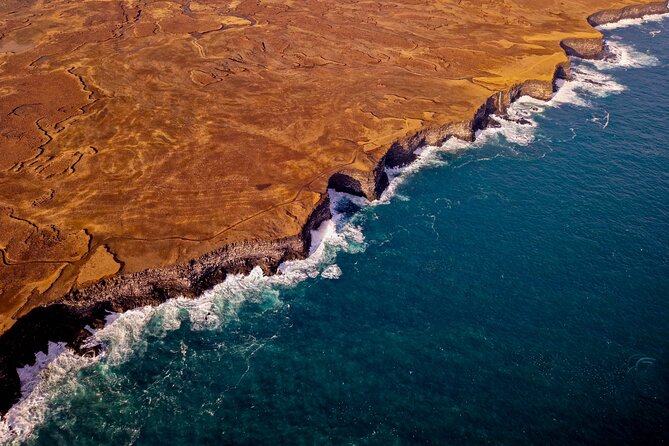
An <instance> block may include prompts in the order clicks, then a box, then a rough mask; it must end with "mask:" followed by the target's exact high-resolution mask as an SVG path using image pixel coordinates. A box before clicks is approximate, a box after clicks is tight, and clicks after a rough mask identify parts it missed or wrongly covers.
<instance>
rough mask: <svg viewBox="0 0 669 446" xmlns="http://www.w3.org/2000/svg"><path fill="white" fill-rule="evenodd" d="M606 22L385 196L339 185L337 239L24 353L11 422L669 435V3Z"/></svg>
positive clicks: (416, 433) (25, 433) (205, 433)
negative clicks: (603, 55) (605, 51)
mask: <svg viewBox="0 0 669 446" xmlns="http://www.w3.org/2000/svg"><path fill="white" fill-rule="evenodd" d="M607 35H608V36H609V40H610V41H611V42H612V48H613V49H614V52H616V53H617V54H618V58H617V61H616V62H598V63H596V64H593V63H590V62H577V64H576V68H575V72H576V81H575V82H571V83H568V84H566V85H564V86H563V88H562V90H561V91H560V93H558V95H557V97H556V99H554V100H553V101H552V102H551V103H550V104H542V103H539V102H535V101H527V100H526V101H522V102H521V103H520V104H518V105H516V106H514V112H513V113H514V115H515V116H517V117H521V116H525V117H528V118H529V119H531V121H532V123H533V125H532V126H529V125H519V124H515V123H512V122H503V126H502V128H501V129H497V130H488V131H486V132H484V133H483V134H482V135H481V136H480V138H479V140H478V142H477V143H475V144H474V145H470V146H466V145H465V144H464V143H458V142H450V143H449V144H446V146H445V147H443V148H440V149H438V150H437V149H428V150H426V151H425V152H423V154H422V158H421V159H420V160H419V161H418V163H417V165H415V166H412V167H411V168H409V169H408V171H405V172H404V173H402V174H400V175H399V176H398V177H397V178H396V179H395V180H394V183H393V186H392V188H391V191H389V193H388V195H387V196H386V197H385V199H384V200H382V201H383V202H382V203H379V204H376V205H372V206H363V207H362V208H361V207H360V206H359V205H360V203H357V202H356V200H353V201H350V200H348V199H347V198H346V197H342V196H339V195H336V194H335V196H334V198H335V202H336V206H335V207H336V210H337V211H338V214H337V218H336V219H335V220H336V221H335V222H333V223H331V224H330V225H329V226H327V227H323V228H322V229H323V230H322V231H321V232H322V235H323V236H324V238H325V243H324V244H323V245H321V246H320V247H319V248H318V249H317V250H316V252H315V253H314V256H312V257H311V258H310V259H309V260H307V261H305V262H301V263H297V264H292V265H288V266H287V267H286V269H285V271H284V274H283V275H281V276H277V277H274V278H263V277H261V275H260V274H258V273H257V272H254V274H252V276H251V277H247V278H235V279H232V280H229V281H228V282H227V283H226V284H224V285H222V286H219V287H218V288H217V289H216V290H215V291H213V292H209V293H207V294H206V295H205V296H203V297H202V298H200V299H198V300H195V301H191V300H177V301H172V302H170V303H168V304H165V305H163V306H161V307H158V308H156V309H139V310H135V311H131V312H129V313H127V314H125V315H123V316H121V317H119V318H118V319H116V320H115V321H114V322H112V323H110V324H109V325H108V326H107V328H105V329H104V330H102V331H100V332H98V333H97V334H96V336H97V338H98V339H99V340H101V341H103V342H104V343H105V344H106V345H108V351H107V354H106V355H105V356H104V357H102V358H99V359H96V360H84V359H80V358H76V357H74V356H72V355H71V354H69V353H67V352H66V353H63V354H61V355H60V356H58V357H57V358H56V359H55V360H54V361H53V362H51V363H50V365H48V366H46V367H45V368H44V369H43V370H42V371H41V376H40V378H39V379H38V380H36V379H34V374H35V373H34V372H35V370H33V369H31V368H30V367H29V368H26V369H24V370H23V371H22V376H24V381H25V388H24V390H25V396H26V398H25V400H24V401H22V402H21V403H19V405H17V406H16V407H15V408H14V409H13V410H12V412H10V414H9V416H8V417H7V419H5V420H4V422H3V423H4V424H2V426H1V427H0V438H2V439H3V440H4V441H9V439H10V437H11V438H14V439H15V441H17V442H18V441H21V442H23V441H25V442H27V443H28V444H32V445H59V444H62V445H75V444H76V445H89V444H90V445H93V444H95V445H97V444H109V445H112V444H114V445H117V444H136V445H163V444H175V445H176V444H240V445H256V444H268V445H278V444H286V445H300V444H326V445H327V444H333V445H342V444H357V445H395V444H397V445H405V444H406V445H410V444H437V445H443V444H455V445H459V444H467V445H470V444H542V445H543V444H565V445H566V444H569V445H578V444H659V443H661V442H662V441H664V442H665V443H666V442H667V441H669V124H668V123H667V118H668V117H669V75H668V74H667V70H668V68H669V21H666V20H665V21H664V22H652V23H647V24H645V25H644V26H643V27H629V28H618V29H612V30H609V31H607ZM418 167H420V168H418ZM111 319H113V317H110V320H111ZM52 350H53V351H52V352H51V353H52V354H53V353H54V352H56V351H58V347H57V346H53V349H52ZM52 356H53V355H52ZM42 359H43V360H45V361H46V357H44V355H42V356H40V360H42Z"/></svg>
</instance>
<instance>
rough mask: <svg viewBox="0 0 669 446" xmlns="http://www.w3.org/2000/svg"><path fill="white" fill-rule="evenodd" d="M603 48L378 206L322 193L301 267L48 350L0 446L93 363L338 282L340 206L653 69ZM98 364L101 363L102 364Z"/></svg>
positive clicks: (625, 49) (447, 149) (423, 152)
mask: <svg viewBox="0 0 669 446" xmlns="http://www.w3.org/2000/svg"><path fill="white" fill-rule="evenodd" d="M639 23H642V22H639ZM609 48H610V50H611V53H612V54H613V57H611V58H609V59H608V60H605V61H594V62H589V63H588V62H581V63H579V64H578V66H576V67H574V68H573V77H574V79H573V80H572V81H569V82H561V85H560V88H559V90H558V92H557V93H556V94H555V95H554V96H553V98H552V99H551V100H550V101H548V102H542V101H539V100H535V99H532V98H529V97H523V98H520V99H519V100H518V101H516V102H515V103H514V104H512V106H511V107H510V109H509V111H508V116H506V117H499V116H494V117H493V118H494V119H495V120H496V121H498V122H499V124H500V126H499V127H497V128H493V127H490V128H486V129H484V130H482V131H480V132H477V135H476V140H475V141H474V142H471V143H470V142H466V141H462V140H458V139H456V138H450V139H449V140H448V141H446V142H445V143H444V144H443V145H441V146H439V147H436V146H426V147H422V148H420V149H419V150H417V151H416V155H417V159H416V161H415V162H413V163H412V164H410V165H408V166H406V167H403V168H394V169H387V170H386V172H387V174H388V177H389V179H390V185H389V187H388V188H387V189H386V191H385V192H384V193H383V195H382V197H381V198H380V199H379V200H377V201H375V202H373V203H369V202H368V201H367V200H365V199H364V198H360V197H354V196H351V195H348V194H344V193H341V192H336V191H334V190H329V191H328V192H329V194H330V200H331V211H332V214H333V218H332V219H331V220H329V221H326V222H324V223H323V224H322V225H321V226H320V227H319V228H317V229H316V230H315V231H313V232H312V243H313V244H312V246H311V247H310V250H309V257H308V258H307V259H305V260H299V261H289V262H285V263H283V264H282V265H280V267H279V273H278V274H276V275H274V276H270V277H268V276H265V275H264V274H263V272H262V270H261V269H260V268H254V269H253V270H252V271H251V273H250V274H248V275H246V276H243V275H234V276H229V277H228V278H227V279H226V280H225V281H224V282H223V283H222V284H219V285H217V286H216V287H214V288H213V289H212V290H210V291H207V292H205V293H204V294H203V295H202V296H200V297H198V298H197V299H187V298H177V299H171V300H169V301H167V302H165V303H163V304H162V305H159V306H157V307H143V308H137V309H134V310H130V311H127V312H125V313H123V314H110V315H109V316H108V317H107V318H106V319H107V324H106V325H105V327H104V328H103V329H101V330H98V331H93V333H92V335H91V338H90V340H89V343H90V344H103V345H105V346H106V349H105V351H104V353H103V354H101V355H100V356H98V357H96V358H84V357H80V356H77V355H75V354H74V353H72V352H71V351H70V350H68V349H67V348H65V346H64V345H63V344H54V343H51V344H49V349H48V352H47V353H38V354H37V355H36V363H35V364H34V365H32V366H26V367H23V368H21V369H19V370H18V372H19V376H20V379H21V391H22V398H21V401H20V402H19V403H17V404H16V405H14V407H12V408H11V409H10V411H9V412H8V413H7V414H6V416H4V417H2V419H0V443H1V444H14V443H20V442H22V441H25V439H27V438H28V437H29V436H30V434H31V432H32V431H33V430H34V428H35V427H36V426H37V425H39V424H40V423H42V422H43V421H44V419H45V417H46V403H47V402H48V401H49V400H50V399H51V398H52V397H53V396H54V395H56V394H58V393H59V392H63V391H64V389H65V390H67V389H70V390H72V389H75V388H76V387H77V385H78V383H77V380H76V375H77V373H78V371H79V370H81V369H82V368H84V367H88V366H91V365H93V364H96V363H97V364H98V365H99V366H101V367H110V366H113V365H116V364H119V363H122V362H123V361H126V360H128V358H129V357H130V356H131V355H133V354H134V355H141V354H142V352H143V351H144V350H145V349H146V348H147V347H148V343H149V341H148V339H147V338H148V337H161V336H164V335H166V334H167V333H169V332H170V331H173V330H178V329H179V328H180V327H181V324H182V322H183V321H184V320H186V319H187V320H189V321H190V322H191V326H192V328H193V329H196V330H207V329H221V327H223V326H224V325H225V324H226V323H227V322H228V321H230V320H234V319H235V318H236V317H237V316H236V315H237V310H238V309H239V307H240V306H241V305H242V304H243V303H244V302H247V301H253V300H256V301H258V302H270V303H271V304H272V305H282V302H281V300H280V293H281V289H284V288H286V287H291V286H294V285H295V284H297V283H300V282H302V281H304V280H307V279H313V278H316V277H319V276H321V277H323V278H326V279H337V278H339V277H340V276H341V274H342V271H341V268H340V267H339V266H338V265H336V264H335V263H334V262H335V260H336V256H337V253H338V252H340V251H344V252H350V253H356V252H361V251H364V250H365V248H366V242H365V238H364V235H363V233H362V228H361V226H360V224H359V223H357V222H356V220H355V218H354V219H351V218H349V216H348V215H347V214H346V213H343V212H339V209H341V208H342V207H345V206H346V204H347V203H348V204H352V205H353V206H357V207H364V206H370V205H383V204H386V203H388V202H389V201H390V200H391V199H398V197H399V198H401V196H400V195H398V193H397V190H398V187H399V185H400V184H401V183H402V182H404V181H405V180H406V179H407V178H408V177H410V176H411V175H412V174H413V173H415V172H417V171H419V170H421V169H424V168H426V167H434V166H439V165H443V164H445V163H446V161H444V160H443V159H442V158H441V154H443V153H457V152H460V151H463V150H467V149H471V148H476V147H480V146H482V145H483V144H485V143H486V142H490V141H491V140H493V139H494V138H500V137H501V138H504V139H505V140H506V141H508V142H511V143H513V144H516V145H519V146H525V145H528V144H531V143H532V141H533V140H534V135H535V131H536V127H537V122H536V120H535V117H536V116H537V115H538V114H540V113H541V112H543V111H544V110H545V109H546V108H547V107H560V106H562V105H564V104H570V105H574V106H581V107H588V106H590V105H591V102H590V100H591V98H596V97H602V96H606V95H609V94H612V93H618V92H621V91H623V90H624V89H625V88H624V86H622V85H620V84H619V83H617V82H616V81H615V79H614V78H613V76H612V75H611V74H609V73H607V71H608V70H610V69H612V68H618V67H625V68H635V67H643V66H649V65H653V64H655V63H657V60H656V59H655V58H654V57H652V56H649V55H647V54H643V53H639V52H637V51H635V50H634V49H633V48H632V47H630V46H627V45H625V44H623V43H622V42H619V41H616V40H614V41H611V42H609ZM407 199H408V198H407ZM102 358H105V359H104V361H102Z"/></svg>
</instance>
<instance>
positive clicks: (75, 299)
mask: <svg viewBox="0 0 669 446" xmlns="http://www.w3.org/2000/svg"><path fill="white" fill-rule="evenodd" d="M666 12H669V8H667V4H665V3H663V2H662V3H661V2H655V3H652V4H650V5H648V4H646V5H638V6H635V7H626V8H623V9H621V10H608V11H604V12H600V13H596V14H593V15H592V16H590V18H589V22H590V24H591V25H593V26H599V25H602V24H605V23H611V22H615V21H617V20H622V19H630V18H639V17H643V16H645V15H649V14H660V13H666ZM635 14H636V15H635ZM595 16H596V18H595V19H592V18H593V17H595ZM616 17H617V19H615V18H616ZM591 19H592V21H591ZM593 21H594V23H593ZM595 40H597V41H595ZM565 47H566V48H565ZM563 49H565V52H566V53H567V54H568V55H572V56H578V57H585V58H598V57H602V56H603V51H604V44H603V40H602V38H600V39H581V40H579V39H571V40H570V39H567V42H566V43H564V41H563ZM570 51H571V52H572V53H571V54H570ZM569 78H570V64H569V62H566V63H561V64H558V65H557V66H556V67H555V70H554V73H553V79H552V81H550V82H549V81H537V80H527V81H525V82H522V83H520V84H518V85H515V86H514V87H512V88H511V89H508V90H505V91H501V92H498V93H496V94H494V95H492V96H491V97H489V98H488V100H487V101H486V102H485V103H484V104H483V105H481V107H480V108H479V109H478V110H477V111H476V112H475V114H474V115H473V117H472V119H471V120H470V121H468V122H462V123H456V124H450V125H447V126H445V127H442V128H439V129H426V130H422V131H420V132H418V133H417V134H415V135H413V136H411V137H409V138H405V139H404V140H401V141H398V142H396V143H395V144H393V145H392V146H390V147H389V148H388V150H387V152H386V155H385V156H384V157H383V158H381V160H380V162H379V163H378V165H377V166H376V167H375V169H374V170H373V171H371V172H368V173H363V172H359V171H343V172H337V173H335V174H333V175H332V176H331V177H330V179H329V182H328V187H329V188H332V189H335V190H338V191H342V192H347V193H351V194H353V195H359V196H364V197H366V198H367V199H369V200H374V199H376V198H378V197H379V196H380V195H381V193H382V192H383V191H384V190H385V188H386V187H387V186H388V177H387V175H386V173H385V169H386V168H392V167H398V166H402V165H406V164H408V163H410V162H411V161H413V160H414V159H415V158H416V155H415V152H416V151H417V150H418V149H419V148H421V147H424V146H425V145H438V144H441V143H443V142H444V141H446V140H447V139H449V138H451V137H455V138H459V139H462V140H466V141H473V140H474V138H475V133H476V132H477V131H478V130H481V129H483V128H486V127H487V126H488V125H490V124H491V121H490V116H491V115H492V114H495V113H498V114H504V113H505V112H506V110H507V108H508V107H509V105H510V104H512V103H513V102H514V101H515V100H517V99H518V98H520V97H521V96H531V97H533V98H536V99H540V100H548V99H550V97H551V96H552V95H553V93H554V91H555V90H556V88H557V85H556V83H557V81H558V80H560V79H569ZM330 217H331V214H330V210H329V197H328V195H327V193H325V194H323V195H322V198H321V200H320V201H319V203H318V204H317V205H316V208H315V209H314V210H313V211H312V213H311V215H310V217H309V219H308V220H307V222H306V224H305V225H304V227H303V229H302V232H301V233H300V234H299V235H298V236H295V237H291V238H285V239H280V240H276V241H265V242H254V243H239V244H233V245H228V246H226V247H223V248H221V249H219V250H216V251H213V252H211V253H208V254H205V255H204V256H202V257H200V258H198V259H194V260H191V261H190V262H188V263H185V264H180V265H176V266H174V267H168V268H163V269H157V270H145V271H143V272H140V273H135V274H130V275H126V276H118V277H114V278H112V279H108V280H106V281H101V282H99V283H98V284H96V285H93V286H91V287H88V288H86V289H83V290H81V291H75V292H73V293H70V294H68V295H66V296H64V297H63V298H62V299H60V300H58V301H56V302H55V303H52V304H50V305H48V306H46V307H39V308H36V309H34V310H32V311H31V312H29V313H28V314H27V315H26V316H24V317H22V318H21V319H19V321H17V322H16V324H15V325H14V326H13V327H12V328H10V329H9V330H8V331H7V332H6V333H5V334H3V335H2V337H0V378H2V379H1V380H0V383H1V384H0V413H4V412H6V411H7V410H8V409H9V407H11V405H12V404H13V403H14V402H15V401H16V400H17V399H18V398H19V397H20V380H19V377H18V374H17V373H16V368H17V367H21V366H23V365H25V364H31V363H33V362H34V361H35V357H34V353H35V352H37V351H45V350H46V349H47V344H48V342H49V341H54V342H65V343H67V344H68V346H69V347H71V348H73V349H74V350H76V351H77V352H78V353H80V354H87V353H95V352H94V351H93V352H91V350H90V349H87V348H86V347H84V346H83V341H84V340H85V339H86V338H87V337H88V336H89V332H88V331H86V330H85V329H83V328H82V327H84V326H86V325H90V326H92V327H97V326H100V325H101V324H102V323H104V318H105V316H106V315H107V313H108V312H110V311H111V312H122V311H126V310H129V309H132V308H136V307H140V306H145V305H156V304H159V303H162V302H164V301H166V300H168V299H171V298H174V297H177V296H186V297H195V296H197V295H199V294H201V293H202V292H203V291H205V290H207V289H209V288H211V287H213V286H214V285H216V284H218V283H220V282H222V281H223V280H225V278H226V276H228V275H232V274H246V273H248V272H250V271H251V270H252V269H253V268H254V267H260V268H261V269H262V270H263V271H264V273H265V274H268V275H269V274H274V273H276V271H277V269H278V267H279V265H280V264H281V263H282V262H284V261H287V260H296V259H303V258H305V257H307V255H308V253H309V246H310V243H311V231H312V230H313V229H315V228H318V227H319V226H320V224H321V223H322V222H324V221H326V220H328V219H329V218H330Z"/></svg>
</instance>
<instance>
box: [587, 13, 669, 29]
mask: <svg viewBox="0 0 669 446" xmlns="http://www.w3.org/2000/svg"><path fill="white" fill-rule="evenodd" d="M668 17H669V14H652V15H647V16H643V17H641V18H637V19H623V20H620V21H619V22H613V23H606V24H604V25H599V26H598V27H597V29H599V30H601V31H611V30H614V29H619V28H627V27H629V26H637V25H643V24H644V23H653V22H661V21H663V20H665V19H666V18H668Z"/></svg>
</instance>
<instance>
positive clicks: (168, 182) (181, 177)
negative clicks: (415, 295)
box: [0, 0, 667, 334]
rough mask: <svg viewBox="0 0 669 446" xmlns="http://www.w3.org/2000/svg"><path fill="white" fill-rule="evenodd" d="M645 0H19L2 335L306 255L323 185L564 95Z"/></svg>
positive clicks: (2, 201)
mask: <svg viewBox="0 0 669 446" xmlns="http://www.w3.org/2000/svg"><path fill="white" fill-rule="evenodd" d="M635 3H639V1H638V0H636V1H635V0H632V1H613V0H533V1H531V2H530V1H527V0H525V1H523V0H436V1H429V2H428V1H420V0H402V1H384V2H378V1H363V0H300V1H294V0H283V1H279V0H253V1H251V0H231V1H227V2H221V1H213V0H202V1H188V0H179V1H154V0H117V1H107V0H97V1H93V0H3V1H2V2H0V70H1V73H2V75H1V76H0V255H1V256H2V257H1V259H2V262H1V264H0V334H1V333H3V332H6V331H7V330H8V329H10V327H12V326H13V325H14V324H15V322H16V321H17V320H18V319H19V318H21V317H22V316H24V315H26V314H27V313H29V312H30V311H31V310H32V309H34V308H37V307H40V306H43V305H45V304H48V303H53V302H56V301H59V302H62V303H68V304H69V305H84V304H85V302H86V301H87V299H89V300H90V299H92V300H96V299H97V300H105V299H107V300H113V299H114V298H117V299H121V300H123V299H125V301H124V303H123V304H122V305H120V306H121V307H131V306H136V305H139V304H143V303H152V302H154V301H156V300H158V301H159V300H161V299H164V298H167V297H170V296H173V295H177V294H186V295H193V294H196V293H198V292H200V291H201V290H203V289H205V288H207V287H210V286H212V285H214V284H215V283H216V282H219V281H221V280H222V279H223V278H224V277H225V275H226V274H228V273H230V272H239V271H245V270H248V269H249V268H250V267H252V266H254V265H260V266H262V267H263V268H265V269H266V270H268V271H272V269H273V268H275V267H276V265H277V264H278V263H279V262H280V261H281V260H284V259H286V258H295V257H300V256H303V255H304V253H305V244H306V243H307V242H308V238H309V236H308V232H309V231H308V229H309V228H310V227H312V226H313V225H315V224H317V223H318V222H319V221H321V220H322V219H323V218H327V212H328V211H327V206H326V204H327V194H325V192H326V189H327V187H328V184H330V185H331V186H333V187H337V188H339V189H343V190H348V191H350V192H355V193H359V194H364V195H366V196H368V197H369V198H373V197H374V196H376V195H377V194H378V193H379V192H380V191H381V190H382V189H383V187H384V181H385V174H384V173H383V171H382V169H381V168H382V167H383V166H384V165H393V164H400V163H403V162H407V161H410V159H411V152H412V151H413V150H414V149H415V148H416V147H417V146H419V145H421V144H424V143H439V142H441V141H443V140H444V139H446V138H448V137H449V136H452V135H455V136H458V137H461V138H465V139H470V138H472V137H473V131H474V130H476V128H477V127H481V126H483V125H485V121H486V119H487V114H489V113H490V112H492V111H497V112H503V111H504V108H505V107H506V105H508V103H509V102H511V101H512V100H514V99H515V98H516V97H517V96H519V95H521V94H530V95H533V96H536V97H539V98H544V99H547V98H549V97H550V95H551V94H552V91H553V81H554V79H555V77H556V76H558V77H559V76H561V77H567V76H568V75H569V69H568V67H569V65H568V60H569V59H568V57H567V54H566V53H569V54H575V55H581V56H587V57H596V56H598V55H599V54H600V53H601V51H602V40H601V34H600V33H599V32H598V31H596V30H595V29H594V28H593V27H592V26H591V25H590V24H589V23H588V21H587V20H586V19H587V18H588V17H589V16H590V15H591V14H593V13H595V12H597V11H600V10H610V11H607V12H604V13H600V14H596V15H594V16H592V17H591V19H590V20H591V23H593V24H595V23H603V22H608V21H613V20H618V19H620V18H621V17H626V16H630V17H631V16H640V15H642V14H643V13H652V12H666V11H667V7H666V3H664V2H656V3H653V4H651V5H646V6H643V7H638V6H637V7H632V8H627V9H619V8H623V7H625V6H628V5H632V4H635ZM612 9H613V11H611V10H612ZM315 209H316V211H315V212H314V210H315ZM79 290H80V291H79ZM116 308H119V307H118V306H117V307H116Z"/></svg>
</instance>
